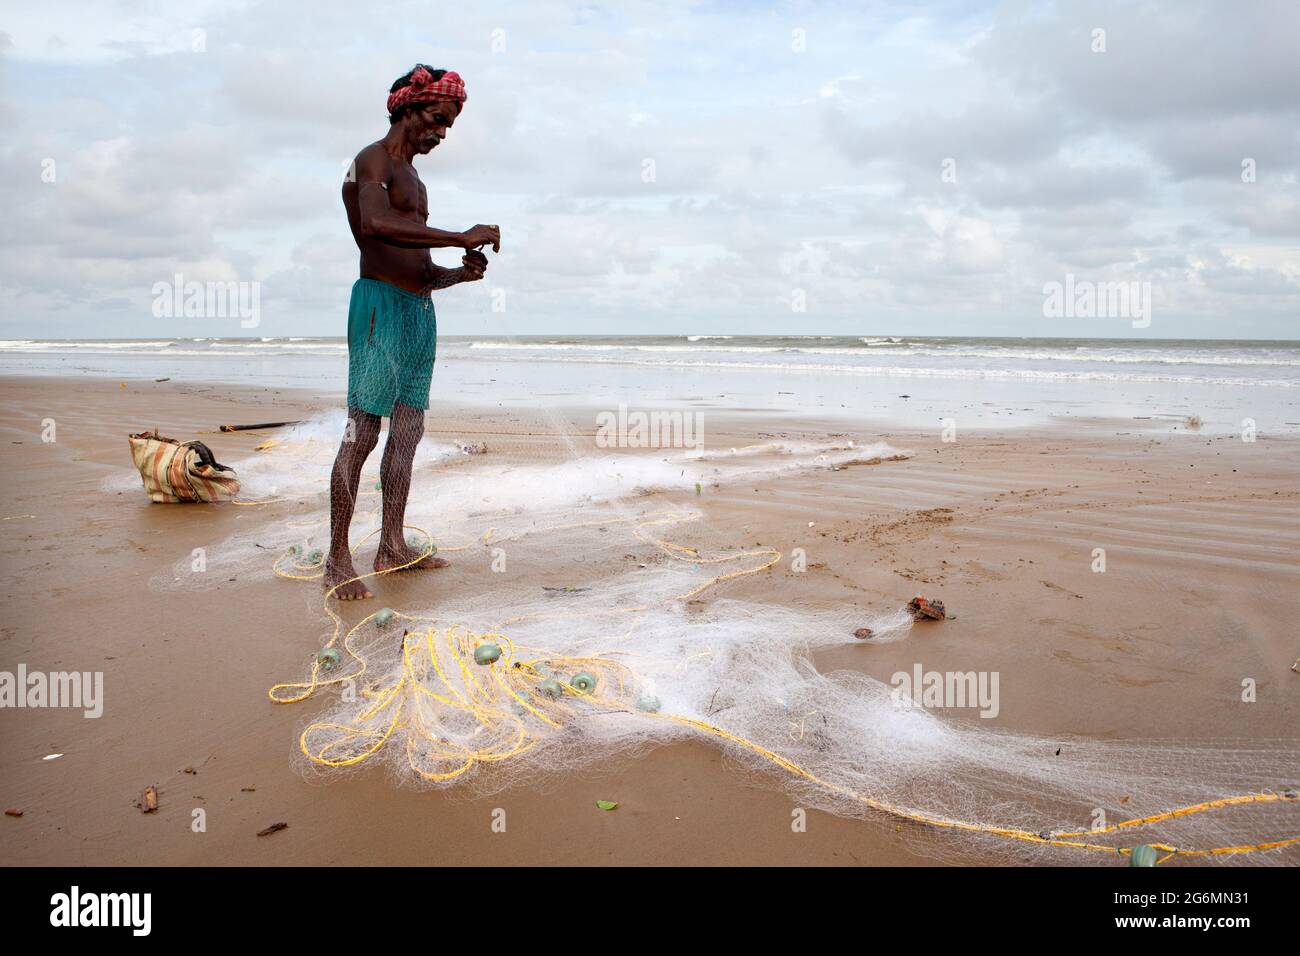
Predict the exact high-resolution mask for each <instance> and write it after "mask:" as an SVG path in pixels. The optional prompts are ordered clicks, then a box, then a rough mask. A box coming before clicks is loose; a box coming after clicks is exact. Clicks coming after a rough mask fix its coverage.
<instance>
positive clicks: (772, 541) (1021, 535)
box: [0, 377, 1300, 865]
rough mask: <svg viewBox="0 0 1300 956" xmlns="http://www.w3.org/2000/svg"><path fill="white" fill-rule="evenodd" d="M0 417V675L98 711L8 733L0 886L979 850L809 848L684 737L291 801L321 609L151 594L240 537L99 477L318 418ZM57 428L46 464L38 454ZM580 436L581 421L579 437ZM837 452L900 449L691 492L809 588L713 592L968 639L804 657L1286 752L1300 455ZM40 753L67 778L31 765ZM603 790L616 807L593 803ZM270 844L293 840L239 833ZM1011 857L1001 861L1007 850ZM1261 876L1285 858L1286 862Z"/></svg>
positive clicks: (1133, 445) (1167, 732) (1189, 438)
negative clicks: (528, 766) (542, 769)
mask: <svg viewBox="0 0 1300 956" xmlns="http://www.w3.org/2000/svg"><path fill="white" fill-rule="evenodd" d="M0 393H2V394H3V403H2V404H0V407H2V408H3V412H0V429H2V431H0V449H3V465H4V475H5V481H4V483H3V489H0V494H3V501H2V502H0V519H2V520H0V531H2V532H3V534H2V536H0V562H2V567H3V571H4V580H5V582H6V589H5V596H4V598H3V599H2V600H3V628H2V630H0V670H7V671H14V670H15V669H16V668H17V666H18V665H19V664H20V663H21V664H25V665H26V666H27V668H28V669H29V671H35V670H40V671H52V670H83V671H85V670H91V671H93V670H102V671H103V672H104V675H105V677H104V680H105V697H106V702H105V712H104V716H103V717H101V718H99V719H93V720H91V719H84V718H83V717H82V716H81V713H80V711H67V710H56V709H44V710H32V709H16V710H15V709H3V710H0V804H2V805H3V807H4V808H17V809H21V810H22V811H23V815H22V816H21V817H18V818H14V817H5V818H2V819H0V863H5V864H87V865H98V864H141V865H144V864H218V865H219V864H398V865H405V864H484V865H505V864H582V863H595V864H602V863H617V864H681V863H687V864H701V863H702V864H711V865H746V864H828V865H835V864H847V865H853V864H874V865H907V864H917V863H921V864H924V863H930V862H932V861H933V860H934V859H935V858H936V856H939V857H941V858H942V859H943V860H944V861H947V862H968V863H978V862H982V861H986V860H987V857H986V856H984V855H983V853H982V852H976V851H974V850H972V851H971V852H969V853H967V852H964V851H963V849H962V847H961V844H960V843H953V842H952V841H949V840H947V839H945V840H944V842H943V843H942V845H941V846H940V845H939V844H937V843H936V838H935V837H934V835H932V834H927V833H919V832H916V829H917V828H915V827H912V826H900V825H898V824H896V823H895V822H894V821H892V820H888V819H878V820H866V821H862V820H851V819H843V818H839V817H836V816H833V815H830V814H825V813H820V812H810V813H809V816H808V825H807V832H794V831H792V828H791V810H792V808H793V807H794V804H793V803H792V801H791V799H790V797H789V796H787V795H786V794H785V793H784V792H783V791H782V789H781V786H780V781H779V780H777V779H774V778H769V777H764V776H762V775H759V776H757V777H746V776H743V775H741V774H740V773H738V772H737V771H736V770H735V768H734V767H732V766H729V763H728V761H727V759H726V758H724V756H723V754H722V753H721V752H720V751H719V750H718V749H717V748H716V747H714V746H712V745H711V744H709V743H707V742H704V741H700V742H688V743H680V744H673V745H668V746H663V747H659V748H657V749H654V750H652V751H650V752H648V753H646V754H644V755H642V756H639V757H637V758H635V759H619V760H617V761H614V762H613V763H611V764H610V765H608V766H598V767H594V768H589V769H587V770H584V771H581V772H575V773H572V774H567V775H564V776H561V777H558V778H556V779H551V780H546V781H542V782H541V783H540V784H539V785H538V786H525V787H515V788H513V789H510V790H506V791H504V792H500V793H497V794H495V795H492V796H490V797H484V798H479V797H472V796H468V795H466V794H465V793H463V792H460V791H455V790H453V791H440V792H422V791H416V790H410V789H401V788H397V787H394V786H393V784H392V781H391V780H390V779H389V777H388V776H387V774H386V773H384V772H382V771H376V772H373V773H371V772H363V773H358V774H353V775H350V776H347V777H345V778H342V779H339V780H336V781H332V782H328V783H322V782H320V781H319V780H312V781H309V780H306V779H304V778H303V777H302V776H301V775H300V774H299V773H298V772H297V770H296V769H295V766H294V751H295V747H296V739H297V731H298V729H299V728H300V727H301V724H302V722H303V720H304V719H305V718H306V717H308V716H310V715H309V714H308V713H306V712H304V711H303V709H302V708H313V707H315V704H314V703H313V702H311V701H308V702H306V703H305V704H300V705H295V706H293V707H281V706H276V705H274V704H271V703H270V702H269V701H268V699H267V696H266V690H267V688H268V687H269V686H270V685H271V684H272V683H274V682H276V681H278V680H282V679H286V678H294V677H296V676H297V674H298V672H299V668H300V664H301V661H302V660H303V659H304V655H310V654H311V653H312V652H313V651H314V649H315V648H316V647H318V646H319V641H320V625H319V618H318V616H316V615H314V613H313V611H312V602H313V601H315V602H318V601H319V594H318V592H316V591H314V590H313V589H312V588H311V586H309V585H303V584H295V583H293V582H286V581H282V580H270V581H265V580H257V581H253V582H248V581H240V580H238V579H236V580H232V581H227V582H224V583H222V584H221V585H220V586H218V587H215V588H211V589H208V590H202V591H157V590H151V588H150V586H149V582H150V580H151V579H152V578H154V577H155V576H156V575H158V574H159V573H161V572H164V571H166V570H167V569H168V568H170V567H172V566H173V565H175V564H176V562H178V561H180V560H182V559H184V558H185V557H186V556H187V555H188V554H189V553H190V551H191V549H192V548H193V547H195V546H197V545H199V544H202V543H204V542H208V541H214V540H221V539H223V538H224V537H227V536H229V535H230V534H232V533H234V532H235V531H237V530H239V528H240V527H241V526H245V525H247V524H249V523H251V522H253V521H255V520H258V518H257V516H256V515H254V514H252V513H251V512H250V510H249V509H244V508H238V507H232V506H189V507H182V506H160V505H151V504H150V503H149V502H148V500H147V498H146V497H145V496H144V494H143V492H142V491H138V490H137V491H136V492H134V493H132V492H125V491H124V492H121V493H117V492H106V491H105V490H104V487H105V480H106V479H107V478H109V477H110V476H112V475H120V474H121V473H122V472H123V470H124V469H127V470H129V469H130V468H131V465H130V458H129V453H128V448H127V442H126V435H127V433H128V432H130V431H138V430H144V429H150V428H153V427H155V426H157V427H159V428H160V429H161V431H162V432H163V433H164V434H169V435H173V436H176V437H179V438H191V437H199V438H202V439H203V440H204V441H206V442H207V443H208V444H210V445H211V447H212V448H213V450H214V451H215V452H216V454H217V457H218V459H219V460H239V459H241V458H244V457H247V456H248V455H251V454H253V448H254V446H255V445H256V444H257V443H258V442H259V441H260V440H261V438H260V437H258V436H252V435H243V434H214V433H213V432H215V426H216V425H217V424H219V423H222V422H228V421H267V420H282V419H296V418H301V417H307V416H309V415H310V414H312V413H313V412H314V411H318V410H321V409H326V408H332V407H335V403H336V399H333V398H331V397H328V396H316V395H312V394H310V393H307V392H303V391H292V390H287V389H286V390H279V391H277V390H274V389H265V388H237V387H231V386H222V385H207V384H192V383H184V382H176V381H172V382H163V383H150V382H139V381H132V382H130V383H128V384H127V386H126V387H125V388H123V387H121V385H120V384H119V383H118V382H115V381H105V380H101V379H91V378H71V377H67V378H61V379H57V380H54V379H37V378H9V379H3V380H0ZM49 418H52V419H54V421H55V422H56V426H57V441H56V442H53V443H45V442H43V441H42V440H41V431H42V427H43V424H42V423H43V421H44V420H45V419H49ZM574 425H575V427H576V428H577V429H578V430H579V431H583V432H587V433H590V431H591V430H592V429H591V426H590V422H589V421H587V420H581V419H575V420H574ZM428 429H429V434H430V435H431V436H435V437H444V438H450V437H455V438H460V439H465V440H471V441H472V440H476V439H478V438H482V439H483V440H485V441H488V442H489V444H490V446H491V448H492V451H491V454H493V455H494V456H503V457H508V456H527V457H530V458H535V457H537V456H559V455H562V454H567V451H565V450H564V449H561V448H559V447H558V444H559V443H558V442H557V441H556V439H555V438H554V436H553V432H552V431H551V430H549V429H548V425H547V422H546V421H545V420H544V419H543V418H541V417H533V416H529V415H528V414H526V413H521V412H519V411H517V410H512V411H502V410H500V409H496V408H482V409H476V410H468V411H467V410H466V409H465V407H464V406H456V407H455V409H454V411H453V410H450V409H448V408H446V407H443V406H440V405H439V404H438V403H437V401H436V399H435V403H434V406H433V408H432V409H431V411H430V413H429V416H428ZM845 430H846V425H845V423H844V421H843V420H842V419H836V420H835V421H833V422H832V421H824V422H823V421H818V420H815V419H811V418H802V419H794V418H791V417H780V418H777V417H774V416H772V415H771V414H766V413H764V414H759V413H749V412H746V411H744V410H741V409H737V410H734V411H731V412H728V413H726V414H722V413H715V414H713V415H712V416H711V419H710V429H709V434H708V436H707V441H708V444H709V445H710V446H717V447H726V446H728V445H739V444H747V443H751V442H755V441H760V440H765V439H767V438H770V437H773V436H779V437H786V438H790V439H809V440H819V441H824V440H825V439H826V437H827V436H828V435H831V434H835V435H840V434H843V433H844V432H845ZM444 433H445V434H444ZM854 435H855V437H858V438H860V439H862V440H864V441H876V440H885V441H888V442H890V443H891V444H893V445H895V446H898V447H906V448H909V449H911V450H913V451H914V452H915V456H914V457H913V458H911V459H909V460H907V461H904V462H897V463H891V465H890V466H889V467H888V468H871V467H849V468H845V469H843V470H840V471H818V472H816V473H809V474H799V475H794V476H786V477H782V478H778V479H772V480H768V481H764V482H761V483H757V484H755V485H751V486H748V487H743V488H733V487H722V488H720V489H716V490H715V489H710V490H709V491H708V492H707V493H705V494H703V495H701V496H700V498H699V499H698V500H694V501H693V502H692V504H693V505H695V506H697V507H700V508H702V509H704V510H705V512H706V514H707V516H708V519H709V521H710V523H711V524H713V525H715V526H717V527H720V528H731V529H733V530H734V533H735V535H736V539H737V540H739V541H744V542H745V543H750V542H752V541H757V542H761V543H762V544H763V545H766V546H771V547H775V548H778V549H779V550H781V551H782V552H783V553H785V554H787V555H788V554H789V552H790V551H791V549H792V548H796V547H800V548H803V549H805V550H806V552H807V554H808V561H809V568H808V571H807V572H805V573H802V574H800V573H796V572H795V571H793V570H792V569H791V567H790V563H789V562H788V561H783V562H782V563H781V564H780V565H778V566H777V567H775V568H774V569H772V570H771V571H769V572H764V573H763V574H761V575H756V576H752V577H749V578H744V579H740V580H737V581H735V582H731V583H729V584H728V585H726V586H725V588H726V590H725V594H726V595H727V596H729V597H738V598H746V597H751V598H759V597H761V598H762V599H763V600H766V601H769V602H772V601H775V602H787V601H788V602H790V603H794V604H797V603H800V602H813V603H816V602H823V603H824V602H849V603H853V604H855V605H857V606H859V607H861V608H863V609H864V610H865V609H870V610H874V611H886V610H890V609H892V608H896V607H898V606H900V605H901V604H903V603H905V602H906V601H907V600H908V599H909V598H910V597H912V596H913V595H914V594H917V593H923V594H926V595H927V596H934V597H940V598H942V599H943V600H944V602H945V603H946V604H947V606H948V609H949V610H950V611H951V612H953V613H955V614H956V615H957V617H956V619H955V620H951V621H945V622H943V623H942V624H937V625H932V626H926V627H925V628H924V629H923V630H922V629H921V628H918V629H917V634H916V635H915V637H914V638H913V639H909V640H907V641H904V642H900V643H898V644H890V645H881V646H871V647H868V646H864V645H860V644H856V643H854V642H852V640H851V639H849V640H846V643H845V645H844V647H843V648H842V649H835V650H833V651H827V652H823V653H821V654H819V655H818V658H817V663H818V666H819V667H820V668H821V669H822V670H830V669H834V668H850V669H856V670H860V671H863V672H865V673H868V674H871V675H872V676H874V677H876V678H878V679H880V680H882V681H887V680H888V679H889V676H890V675H891V674H893V673H894V672H896V671H899V670H910V669H911V668H912V667H913V665H914V663H917V662H920V663H922V664H923V665H924V667H925V668H926V669H937V670H970V669H980V670H997V671H999V672H1000V673H1001V675H1002V677H1001V680H1002V694H1001V713H1000V715H999V718H998V724H999V726H1001V727H1004V728H1006V729H1012V730H1020V731H1026V732H1032V733H1035V734H1041V735H1044V736H1052V735H1081V736H1086V737H1093V738H1098V739H1122V738H1135V737H1140V738H1177V739H1179V740H1180V741H1183V742H1196V741H1201V740H1207V741H1209V740H1221V739H1224V738H1245V739H1251V738H1266V737H1267V738H1294V737H1296V736H1297V729H1296V728H1297V727H1298V726H1300V720H1298V719H1297V718H1298V717H1300V708H1298V707H1297V689H1298V688H1300V674H1296V673H1294V672H1292V671H1291V670H1290V666H1291V664H1292V662H1293V661H1295V659H1296V656H1297V654H1300V645H1298V644H1297V641H1296V637H1295V625H1294V622H1295V620H1296V619H1297V615H1298V614H1300V590H1298V589H1297V587H1296V585H1297V579H1298V577H1300V547H1298V546H1300V520H1298V515H1300V507H1298V506H1300V489H1298V488H1297V484H1298V483H1297V481H1296V478H1297V475H1300V440H1296V439H1292V438H1285V439H1283V438H1272V437H1270V436H1268V435H1264V436H1262V437H1261V438H1260V440H1258V441H1256V442H1253V443H1246V442H1242V441H1241V440H1240V439H1239V438H1237V437H1235V436H1231V435H1229V436H1200V435H1197V434H1195V433H1190V434H1189V433H1185V432H1184V431H1182V430H1179V431H1177V432H1175V431H1173V430H1171V428H1170V426H1169V424H1168V423H1154V424H1153V423H1151V422H1135V421H1107V420H1095V421H1078V420H1074V421H1071V422H1070V423H1069V425H1068V426H1065V425H1061V426H1058V427H1053V428H1045V429H1035V430H1019V431H1013V430H1006V431H987V432H980V433H973V432H968V433H964V434H963V435H962V436H961V437H960V439H959V440H958V441H956V442H952V443H944V442H942V441H941V440H940V435H939V433H938V432H937V431H935V432H933V433H918V432H908V431H901V430H900V431H897V432H892V433H890V432H885V433H881V432H878V431H872V432H870V433H866V432H865V431H864V430H858V431H855V432H854ZM376 454H377V453H376ZM372 467H373V465H372ZM665 497H670V496H665ZM322 507H323V503H322ZM809 522H813V526H812V527H809ZM1097 547H1104V548H1105V549H1106V552H1107V570H1106V572H1105V573H1094V572H1093V570H1092V563H1093V549H1094V548H1097ZM366 557H367V558H368V555H366ZM473 586H474V585H473V575H472V574H471V573H469V571H468V569H467V568H465V567H454V568H452V569H449V570H448V571H447V572H430V573H425V574H420V575H407V576H403V577H402V578H400V579H394V578H385V579H382V580H380V581H378V582H375V585H374V588H373V589H374V590H376V592H377V602H365V606H364V607H362V606H358V607H348V608H346V609H345V610H344V611H343V612H342V613H343V614H344V616H345V618H346V619H348V620H349V621H355V620H358V619H360V618H361V617H362V616H364V615H365V614H367V613H369V612H370V611H371V610H373V609H374V607H375V606H376V603H382V604H391V605H393V606H401V605H402V604H403V603H412V602H416V601H421V600H423V601H425V602H426V603H427V602H429V601H430V600H436V593H437V590H438V589H439V588H453V587H454V588H466V587H473ZM1245 678H1251V679H1253V680H1254V681H1255V682H1256V686H1257V688H1258V700H1257V701H1256V702H1254V703H1250V704H1245V703H1243V702H1242V700H1241V691H1242V681H1243V679H1245ZM51 753H61V754H63V756H62V757H60V758H58V759H57V760H51V761H44V760H42V757H44V756H45V755H47V754H51ZM191 771H192V772H191ZM1295 782H1296V781H1290V783H1292V784H1294V783H1295ZM148 784H156V785H157V786H158V788H159V792H160V806H159V810H158V811H157V812H156V813H152V814H147V815H146V814H142V813H141V812H140V810H139V808H138V807H137V806H136V801H137V800H138V799H139V795H140V791H141V790H142V788H143V787H144V786H146V785H148ZM597 799H611V800H617V801H618V802H619V804H620V806H619V808H618V810H617V811H615V812H612V813H604V812H601V811H599V810H596V809H595V808H594V802H595V800H597ZM196 808H202V809H204V810H205V811H206V816H207V831H206V832H205V833H195V832H193V831H192V830H191V821H192V819H193V811H194V810H195V809H196ZM495 808H502V809H504V810H505V811H506V814H507V819H508V826H507V829H506V832H505V833H496V832H493V829H492V822H493V810H494V809H495ZM279 821H284V822H287V823H288V824H289V826H288V828H287V829H285V830H283V831H281V832H278V833H275V834H273V835H271V836H268V837H261V838H259V837H257V836H256V833H257V832H258V831H259V830H261V829H263V828H264V827H267V826H269V825H270V824H272V823H275V822H279ZM1285 835H1290V834H1285ZM1017 858H1018V857H1017V852H1016V850H1014V849H1011V850H1009V851H1008V852H1007V853H1006V855H1005V856H1004V857H1003V858H1002V859H1003V860H1005V861H1009V862H1015V861H1016V860H1017ZM1076 862H1078V861H1076ZM1087 862H1102V861H1087ZM1105 862H1112V863H1113V862H1114V861H1105ZM1261 862H1274V863H1291V864H1294V863H1296V862H1300V856H1298V855H1297V852H1296V850H1295V848H1292V849H1289V850H1285V851H1281V852H1278V853H1274V854H1271V855H1269V856H1268V857H1267V859H1265V860H1261Z"/></svg>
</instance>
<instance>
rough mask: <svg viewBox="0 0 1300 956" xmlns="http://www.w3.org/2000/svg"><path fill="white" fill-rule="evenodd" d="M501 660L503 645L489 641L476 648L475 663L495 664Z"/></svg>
mask: <svg viewBox="0 0 1300 956" xmlns="http://www.w3.org/2000/svg"><path fill="white" fill-rule="evenodd" d="M499 660H501V646H500V645H499V644H493V643H491V642H488V643H486V644H480V645H479V646H478V647H476V648H474V663H475V664H493V663H495V662H497V661H499Z"/></svg>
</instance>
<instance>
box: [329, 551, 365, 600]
mask: <svg viewBox="0 0 1300 956" xmlns="http://www.w3.org/2000/svg"><path fill="white" fill-rule="evenodd" d="M356 576H357V569H356V568H355V567H353V566H352V555H350V554H348V555H345V556H344V557H341V558H337V559H336V558H334V557H333V556H331V557H330V559H329V560H328V561H326V562H325V590H326V591H328V590H329V589H330V588H332V587H334V586H335V585H337V584H342V582H345V581H346V582H347V583H346V584H343V586H342V587H340V588H339V589H338V590H337V591H335V592H334V596H335V597H336V598H338V599H339V600H340V601H362V600H365V599H366V598H370V597H374V595H373V594H372V593H370V589H369V588H367V587H366V583H365V582H364V581H354V580H352V579H353V578H355V577H356Z"/></svg>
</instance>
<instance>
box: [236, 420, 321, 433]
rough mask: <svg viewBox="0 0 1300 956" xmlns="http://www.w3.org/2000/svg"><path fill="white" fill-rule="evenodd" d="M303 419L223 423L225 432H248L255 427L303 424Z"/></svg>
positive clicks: (281, 426) (280, 426)
mask: <svg viewBox="0 0 1300 956" xmlns="http://www.w3.org/2000/svg"><path fill="white" fill-rule="evenodd" d="M301 424H302V420H301V419H299V420H298V421H296V422H262V423H261V424H259V425H222V426H221V431H223V432H247V431H252V430H253V429H255V428H283V427H284V426H285V425H301Z"/></svg>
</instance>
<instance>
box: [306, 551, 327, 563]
mask: <svg viewBox="0 0 1300 956" xmlns="http://www.w3.org/2000/svg"><path fill="white" fill-rule="evenodd" d="M324 560H325V555H324V553H323V552H321V551H319V550H317V551H313V552H312V553H311V554H309V555H307V561H308V563H310V564H320V563H321V562H322V561H324Z"/></svg>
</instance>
